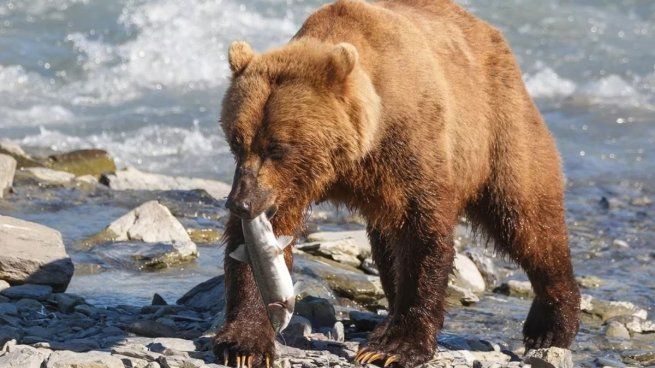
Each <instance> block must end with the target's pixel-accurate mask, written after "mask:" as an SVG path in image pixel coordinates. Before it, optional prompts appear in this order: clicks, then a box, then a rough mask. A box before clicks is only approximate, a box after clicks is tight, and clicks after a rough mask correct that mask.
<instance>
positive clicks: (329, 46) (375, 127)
mask: <svg viewBox="0 0 655 368" xmlns="http://www.w3.org/2000/svg"><path fill="white" fill-rule="evenodd" d="M229 64H230V68H231V70H232V72H233V76H232V80H231V84H230V86H229V89H228V90H227V92H226V94H225V97H224V100H223V105H222V113H221V124H222V128H223V131H224V133H225V137H226V139H227V140H228V142H229V145H230V148H231V150H232V152H233V153H234V157H235V158H236V170H235V176H234V182H233V184H232V191H231V193H230V195H229V197H228V201H227V204H226V205H227V207H228V208H229V209H230V210H231V212H232V216H231V218H230V220H229V222H228V224H227V229H226V234H225V240H226V244H227V247H226V252H227V253H230V252H232V251H233V250H234V248H235V247H236V246H237V245H239V244H241V243H242V242H243V235H242V232H241V227H240V220H239V218H252V217H254V216H256V215H258V214H261V213H262V212H266V213H267V214H269V216H273V217H272V222H273V225H274V228H275V232H276V233H277V234H279V235H282V234H285V235H288V234H298V232H299V231H300V229H301V228H302V225H303V220H304V219H305V217H306V215H305V214H306V211H307V209H308V207H309V206H311V205H312V203H314V202H321V201H331V202H334V203H338V204H343V205H345V206H347V207H348V208H350V209H353V210H356V211H358V212H359V213H361V214H362V215H363V216H364V217H365V218H366V220H367V222H368V226H367V230H368V234H369V238H370V241H371V245H372V251H373V258H374V260H375V262H376V263H377V266H378V268H379V270H380V273H381V281H382V286H383V288H384V291H385V294H386V297H387V299H388V301H389V317H388V318H387V320H386V321H385V322H384V323H382V324H381V325H380V326H378V327H377V328H376V329H375V330H374V331H373V333H372V334H371V335H370V338H369V341H368V345H367V346H366V347H363V348H362V349H361V350H360V353H359V354H358V355H357V361H358V362H372V363H375V364H379V365H385V366H386V365H390V364H391V365H400V366H415V365H417V364H420V363H423V362H425V361H427V360H429V359H431V358H432V356H433V353H434V351H435V339H436V335H437V333H438V332H439V330H440V329H441V327H442V325H443V319H444V293H445V290H446V285H447V281H448V274H449V273H450V272H451V270H452V264H453V258H454V249H453V230H454V227H455V225H456V224H457V221H458V218H459V216H461V215H466V216H467V217H468V218H469V219H470V221H471V222H472V224H474V226H475V227H476V228H477V229H479V230H480V231H481V232H483V233H485V234H487V235H488V236H489V237H490V238H491V239H492V240H493V241H494V243H495V246H496V248H497V249H498V250H499V251H501V252H503V253H504V254H506V255H508V256H509V257H511V258H512V259H513V260H515V261H516V262H518V263H519V264H520V265H521V266H522V267H523V269H524V270H525V271H526V272H527V274H528V277H529V279H530V281H531V282H532V286H533V288H534V292H535V295H536V297H535V299H534V301H533V304H532V307H531V309H530V312H529V314H528V317H527V320H526V322H525V325H524V328H523V333H524V341H525V346H526V348H527V349H533V348H542V347H550V346H557V347H565V348H566V347H568V346H569V345H570V344H571V342H572V341H573V339H574V337H575V335H576V333H577V330H578V311H579V291H578V288H577V286H576V282H575V280H574V276H573V271H572V266H571V260H570V252H569V248H568V240H567V230H566V226H565V221H564V205H563V199H564V197H563V191H564V189H563V177H562V172H561V167H560V159H559V155H558V152H557V150H556V147H555V144H554V142H553V138H552V136H551V134H550V133H549V131H548V128H547V126H546V124H545V123H544V121H543V119H542V117H541V116H540V114H539V112H538V110H537V108H536V107H535V105H534V103H533V101H532V100H531V98H530V96H529V95H528V92H527V91H526V88H525V86H524V83H523V81H522V79H521V71H520V70H519V67H518V65H517V63H516V60H515V59H514V57H513V55H512V52H511V50H510V48H509V46H508V45H507V42H506V41H505V39H504V38H503V36H502V34H501V33H500V32H499V31H498V30H496V29H495V28H493V27H491V26H489V25H488V24H487V23H485V22H483V21H481V20H479V19H477V18H476V17H474V16H472V15H471V14H469V13H468V12H466V11H465V10H463V9H462V8H461V7H459V6H458V5H456V4H455V3H454V2H453V1H451V0H391V1H381V2H376V3H366V2H363V1H357V0H339V1H337V2H335V3H333V4H329V5H326V6H323V7H322V8H320V9H319V10H317V11H316V12H315V13H313V14H312V15H311V16H310V17H309V18H308V19H307V20H306V21H305V23H304V24H303V26H302V28H301V29H300V30H299V31H298V33H297V34H296V35H295V36H294V37H293V39H292V40H291V41H290V42H289V43H288V44H286V45H284V46H282V47H281V48H279V49H275V50H271V51H268V52H266V53H263V54H257V53H255V52H254V51H253V50H252V49H251V48H250V46H248V44H246V43H243V42H235V43H233V44H232V45H231V47H230V50H229ZM286 259H287V263H288V265H289V267H291V263H292V255H291V252H290V251H289V252H287V253H286ZM225 277H226V279H225V280H226V294H227V302H226V303H227V306H226V322H225V325H224V326H223V327H222V329H221V330H220V331H219V332H218V334H217V336H216V339H215V344H214V351H215V353H216V356H217V359H219V361H223V359H225V361H226V363H227V364H232V365H234V364H236V365H247V366H249V367H251V366H261V365H264V364H265V363H268V362H269V359H270V358H271V357H272V356H273V355H274V332H273V329H272V327H271V326H270V324H269V322H268V320H267V317H266V312H265V310H264V307H263V304H262V302H261V299H260V296H259V294H258V291H257V289H256V287H255V283H254V280H253V276H252V273H251V271H250V269H249V266H248V265H246V264H243V263H239V262H236V261H234V260H232V258H230V257H225Z"/></svg>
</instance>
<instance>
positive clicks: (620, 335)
mask: <svg viewBox="0 0 655 368" xmlns="http://www.w3.org/2000/svg"><path fill="white" fill-rule="evenodd" d="M605 336H607V337H613V338H617V339H626V340H627V339H629V338H630V331H628V329H627V328H626V327H625V325H623V324H622V323H620V322H618V321H610V322H609V323H608V324H607V327H606V328H605Z"/></svg>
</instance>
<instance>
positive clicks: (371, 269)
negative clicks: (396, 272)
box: [359, 257, 380, 276]
mask: <svg viewBox="0 0 655 368" xmlns="http://www.w3.org/2000/svg"><path fill="white" fill-rule="evenodd" d="M359 268H361V269H362V271H364V272H366V273H367V274H369V275H375V276H380V271H379V270H378V266H377V265H376V264H375V262H373V259H372V258H370V257H369V258H366V259H364V260H363V261H362V264H361V265H359Z"/></svg>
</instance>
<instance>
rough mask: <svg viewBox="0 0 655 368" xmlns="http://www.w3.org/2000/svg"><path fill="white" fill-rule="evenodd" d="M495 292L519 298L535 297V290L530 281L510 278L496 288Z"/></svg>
mask: <svg viewBox="0 0 655 368" xmlns="http://www.w3.org/2000/svg"><path fill="white" fill-rule="evenodd" d="M494 292H495V293H499V294H504V295H509V296H515V297H519V298H528V299H529V298H532V297H534V291H533V290H532V285H531V284H530V281H518V280H509V281H507V282H504V283H502V284H501V285H500V286H499V287H497V288H496V289H494Z"/></svg>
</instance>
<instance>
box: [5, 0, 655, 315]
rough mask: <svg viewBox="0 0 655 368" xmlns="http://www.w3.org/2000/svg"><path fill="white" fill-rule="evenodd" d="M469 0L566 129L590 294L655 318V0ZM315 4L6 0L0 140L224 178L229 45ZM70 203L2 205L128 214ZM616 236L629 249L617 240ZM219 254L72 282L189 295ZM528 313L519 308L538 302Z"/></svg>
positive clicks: (69, 221)
mask: <svg viewBox="0 0 655 368" xmlns="http://www.w3.org/2000/svg"><path fill="white" fill-rule="evenodd" d="M459 2H460V3H461V4H462V5H464V6H465V7H467V8H468V9H470V10H471V11H473V12H474V13H475V14H477V15H478V16H480V17H481V18H483V19H485V20H487V21H489V22H491V23H493V24H494V25H496V26H497V27H499V28H500V29H502V30H503V31H504V32H505V35H506V36H507V38H508V39H509V41H510V43H511V45H512V47H513V49H514V51H515V53H516V56H517V58H518V60H519V62H520V64H521V67H522V69H523V72H524V79H525V81H526V83H527V86H528V89H529V91H530V92H531V94H532V95H533V97H534V98H535V100H536V101H537V104H538V105H539V108H540V109H541V111H542V112H543V114H544V116H545V118H546V120H547V122H548V124H549V126H550V128H551V130H552V131H553V133H554V135H555V136H556V138H557V142H558V145H559V148H560V150H561V152H562V156H563V161H564V168H565V171H566V175H567V178H568V199H567V206H568V209H569V216H568V218H569V225H570V229H571V240H572V242H571V243H572V250H573V253H574V257H575V263H576V265H575V266H576V270H577V272H578V274H581V275H596V276H599V277H601V278H603V279H605V280H606V283H605V284H604V286H602V287H601V288H600V289H598V290H595V291H591V293H594V294H596V295H599V296H601V297H605V298H607V299H620V300H630V301H633V302H635V303H637V304H639V305H641V306H643V307H646V308H648V309H649V310H650V311H652V310H653V309H654V308H655V297H654V296H653V295H654V294H655V293H654V290H655V271H653V267H652V263H653V262H654V259H653V258H654V257H655V248H654V247H653V244H654V243H655V206H654V205H653V204H652V202H650V203H649V201H648V200H641V199H642V198H655V2H652V1H646V0H623V1H614V0H557V1H541V0H462V1H459ZM320 4H321V2H320V1H316V0H306V1H302V0H301V1H299V0H284V1H281V0H244V1H242V2H237V1H234V0H187V1H183V2H182V1H177V0H116V1H101V0H30V1H13V0H0V137H1V138H8V139H10V140H13V141H15V142H17V143H20V144H21V145H22V146H24V147H26V148H27V149H28V150H30V149H33V150H36V149H43V148H47V149H51V150H58V151H65V150H70V149H74V148H86V147H98V148H104V149H107V150H108V151H109V152H110V153H111V154H112V155H113V156H114V157H116V158H117V161H118V163H119V165H120V166H125V165H132V166H136V167H138V168H141V169H144V170H147V171H153V172H160V173H165V174H175V175H187V176H199V177H205V178H213V179H220V180H224V181H227V182H229V181H230V180H231V171H232V169H233V160H232V158H231V157H230V155H229V152H228V149H227V146H226V144H225V142H224V140H223V137H222V135H221V133H220V132H219V128H218V124H217V118H218V112H219V105H220V100H221V96H222V94H223V92H224V90H225V88H226V84H227V78H228V75H229V73H228V67H227V62H226V57H225V56H226V48H227V46H228V45H229V43H230V42H231V41H232V40H236V39H244V40H247V41H249V42H250V43H251V44H252V45H253V46H254V47H255V49H257V50H260V51H262V50H265V49H267V48H270V47H273V46H276V45H280V44H282V43H284V42H286V41H287V40H288V39H289V38H290V37H291V36H292V35H293V34H294V33H295V31H296V30H297V28H298V27H299V25H300V24H301V22H302V21H303V19H304V18H305V17H306V16H307V15H308V14H309V13H310V12H311V11H312V10H313V9H315V8H316V7H318V6H319V5H320ZM68 200H69V198H68V197H67V195H61V194H59V199H58V200H57V201H58V202H57V201H56V202H57V203H59V206H55V207H56V208H52V206H50V207H48V206H39V205H38V204H37V205H33V204H32V205H28V204H26V203H22V204H21V203H18V204H14V206H13V207H7V208H12V209H11V210H7V211H8V212H10V214H12V215H15V216H18V217H23V218H27V219H30V220H34V221H39V222H42V223H45V224H47V225H49V226H53V227H55V228H58V229H60V230H61V231H62V232H63V233H64V236H65V238H66V239H67V240H69V241H71V242H73V241H76V240H79V239H80V238H81V237H83V236H87V235H89V234H92V233H93V232H95V231H98V230H100V229H102V227H103V226H105V225H106V224H107V223H108V222H109V221H111V219H113V218H115V217H117V216H118V215H120V214H122V213H124V212H125V211H127V209H128V208H129V206H128V205H127V204H124V205H112V204H110V203H102V202H101V203H97V202H91V204H87V205H70V204H68V205H67V204H66V203H67V202H66V201H68ZM128 202H129V201H128ZM128 202H126V203H128ZM129 203H130V205H131V204H132V203H131V202H129ZM0 210H3V211H5V210H4V209H3V208H2V207H0ZM80 218H84V219H85V221H80ZM616 238H620V239H625V240H627V241H628V243H629V244H630V247H629V248H628V249H618V248H616V247H613V246H612V241H613V240H614V239H616ZM219 253H220V252H218V251H213V250H212V251H205V255H204V256H203V257H202V258H201V259H204V261H201V262H199V264H198V265H195V266H192V267H190V270H189V269H184V270H180V269H177V270H176V271H175V272H172V273H171V272H168V273H167V272H164V273H158V274H148V275H147V276H143V275H140V274H139V275H134V274H126V273H124V272H123V271H115V272H114V273H109V274H107V273H103V274H100V275H98V276H93V275H91V276H88V275H87V276H80V277H76V279H74V282H73V285H72V287H73V289H74V290H75V291H77V292H80V293H82V294H85V295H87V296H89V297H91V298H92V299H93V298H95V299H93V300H95V301H98V302H100V303H115V302H117V301H120V300H122V301H123V302H126V303H129V302H133V303H140V302H144V298H147V297H149V295H146V294H149V293H150V292H151V291H157V290H159V289H157V288H158V287H160V288H161V289H163V290H164V292H168V293H169V295H173V296H176V295H178V296H179V294H180V293H181V292H182V291H183V290H182V289H186V288H185V287H180V286H179V284H176V282H181V281H180V280H186V284H184V285H187V284H189V285H190V284H193V283H194V282H196V281H202V280H204V279H205V278H207V277H208V275H210V274H212V273H213V272H219V270H220V269H219V266H218V263H219V262H220V255H219ZM102 275H105V276H102ZM107 275H111V280H110V281H108V278H107V277H108V276H107ZM103 277H104V278H103ZM144 280H148V281H147V282H148V283H149V285H153V286H152V287H148V290H147V292H143V291H142V290H141V288H140V285H142V283H143V282H144ZM171 283H172V284H174V285H176V286H170V285H171ZM101 285H109V286H108V287H107V288H105V290H109V289H111V290H113V291H112V293H113V294H112V293H108V292H105V293H103V292H99V291H98V290H96V289H97V288H98V287H99V286H101ZM154 289H157V290H154ZM144 295H145V297H144ZM487 303H488V302H487ZM513 307H514V308H517V307H516V306H513ZM518 308H519V309H520V311H519V312H517V314H518V315H521V316H522V315H524V314H525V309H526V308H527V305H526V306H519V307H518ZM491 309H493V308H491ZM457 313H466V312H457ZM479 318H480V317H479ZM479 318H478V319H479ZM482 318H486V320H488V319H489V318H488V316H484V315H483V317H482ZM521 318H522V317H521ZM516 321H517V322H516V323H517V324H519V326H520V319H519V318H518V317H517V318H516ZM487 323H488V321H487Z"/></svg>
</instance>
